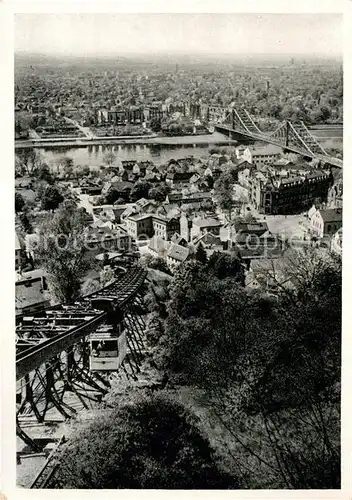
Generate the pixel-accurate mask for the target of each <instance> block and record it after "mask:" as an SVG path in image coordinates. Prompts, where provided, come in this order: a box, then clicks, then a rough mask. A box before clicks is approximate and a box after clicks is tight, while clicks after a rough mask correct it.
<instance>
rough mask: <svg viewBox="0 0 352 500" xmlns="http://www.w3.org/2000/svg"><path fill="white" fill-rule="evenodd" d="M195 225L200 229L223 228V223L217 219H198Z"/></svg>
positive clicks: (194, 222)
mask: <svg viewBox="0 0 352 500" xmlns="http://www.w3.org/2000/svg"><path fill="white" fill-rule="evenodd" d="M193 224H195V225H196V226H199V227H219V226H222V224H221V222H220V221H218V220H216V219H212V218H209V219H197V220H194V221H193Z"/></svg>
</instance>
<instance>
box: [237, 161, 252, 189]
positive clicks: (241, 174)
mask: <svg viewBox="0 0 352 500" xmlns="http://www.w3.org/2000/svg"><path fill="white" fill-rule="evenodd" d="M245 163H246V164H248V162H245ZM237 176H238V184H239V185H240V186H242V187H244V188H246V189H249V188H250V185H251V169H250V168H248V167H247V168H243V169H241V170H239V171H238V174H237Z"/></svg>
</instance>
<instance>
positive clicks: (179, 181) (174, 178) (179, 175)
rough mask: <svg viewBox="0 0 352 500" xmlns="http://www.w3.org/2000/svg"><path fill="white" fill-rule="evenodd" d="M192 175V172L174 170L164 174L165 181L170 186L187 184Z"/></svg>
mask: <svg viewBox="0 0 352 500" xmlns="http://www.w3.org/2000/svg"><path fill="white" fill-rule="evenodd" d="M192 176H193V172H174V173H168V174H166V179H165V182H166V184H168V185H169V186H170V187H176V186H184V185H186V184H189V180H190V178H191V177H192Z"/></svg>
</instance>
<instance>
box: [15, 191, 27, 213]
mask: <svg viewBox="0 0 352 500" xmlns="http://www.w3.org/2000/svg"><path fill="white" fill-rule="evenodd" d="M24 205H25V201H24V199H23V196H22V195H21V193H15V212H16V213H18V212H22V210H23V207H24Z"/></svg>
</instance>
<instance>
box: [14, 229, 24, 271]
mask: <svg viewBox="0 0 352 500" xmlns="http://www.w3.org/2000/svg"><path fill="white" fill-rule="evenodd" d="M21 254H22V248H21V244H20V240H19V238H18V235H17V233H16V232H15V269H19V268H20V267H21V263H22V258H21Z"/></svg>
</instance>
